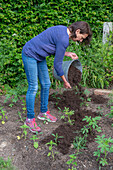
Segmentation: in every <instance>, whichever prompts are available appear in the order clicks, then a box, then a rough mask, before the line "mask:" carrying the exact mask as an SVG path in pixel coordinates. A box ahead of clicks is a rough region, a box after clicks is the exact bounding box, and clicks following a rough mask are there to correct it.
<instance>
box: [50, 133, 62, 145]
mask: <svg viewBox="0 0 113 170" xmlns="http://www.w3.org/2000/svg"><path fill="white" fill-rule="evenodd" d="M52 136H54V137H55V139H54V140H55V143H56V144H58V143H59V141H58V139H61V138H63V136H58V133H56V134H52Z"/></svg>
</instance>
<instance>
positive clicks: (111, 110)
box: [105, 106, 113, 118]
mask: <svg viewBox="0 0 113 170" xmlns="http://www.w3.org/2000/svg"><path fill="white" fill-rule="evenodd" d="M105 116H109V118H113V106H111V109H110V113H108V114H106V115H105Z"/></svg>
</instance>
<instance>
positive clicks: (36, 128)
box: [25, 118, 41, 133]
mask: <svg viewBox="0 0 113 170" xmlns="http://www.w3.org/2000/svg"><path fill="white" fill-rule="evenodd" d="M25 125H27V126H28V127H29V129H30V131H31V132H33V133H36V132H40V131H41V129H40V127H39V126H37V124H36V122H35V118H33V119H28V118H27V119H26V121H25Z"/></svg>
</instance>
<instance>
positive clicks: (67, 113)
mask: <svg viewBox="0 0 113 170" xmlns="http://www.w3.org/2000/svg"><path fill="white" fill-rule="evenodd" d="M63 112H64V114H63V115H62V116H61V119H65V118H67V119H68V123H69V124H70V125H73V123H72V122H74V120H71V116H72V115H74V111H73V110H71V111H69V108H66V107H65V109H64V111H63Z"/></svg>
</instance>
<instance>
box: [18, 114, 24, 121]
mask: <svg viewBox="0 0 113 170" xmlns="http://www.w3.org/2000/svg"><path fill="white" fill-rule="evenodd" d="M18 116H19V118H20V121H21V122H24V120H23V118H22V115H21V112H18Z"/></svg>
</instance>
